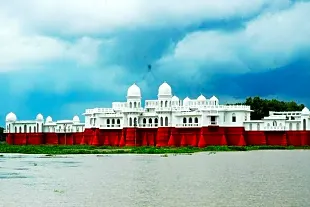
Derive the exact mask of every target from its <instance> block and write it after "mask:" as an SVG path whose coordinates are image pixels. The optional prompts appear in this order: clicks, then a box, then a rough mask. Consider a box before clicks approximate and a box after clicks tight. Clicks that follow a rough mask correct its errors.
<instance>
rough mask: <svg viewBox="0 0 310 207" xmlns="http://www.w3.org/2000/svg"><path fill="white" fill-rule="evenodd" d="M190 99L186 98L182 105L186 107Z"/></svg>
mask: <svg viewBox="0 0 310 207" xmlns="http://www.w3.org/2000/svg"><path fill="white" fill-rule="evenodd" d="M190 100H191V99H190V98H188V97H186V98H185V99H184V100H183V105H188V104H189V102H190Z"/></svg>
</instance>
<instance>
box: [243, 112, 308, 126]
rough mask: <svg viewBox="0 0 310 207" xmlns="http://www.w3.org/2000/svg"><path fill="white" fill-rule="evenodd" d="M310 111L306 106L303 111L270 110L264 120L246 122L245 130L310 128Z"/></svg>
mask: <svg viewBox="0 0 310 207" xmlns="http://www.w3.org/2000/svg"><path fill="white" fill-rule="evenodd" d="M309 121H310V111H309V109H308V108H307V107H305V108H304V109H303V110H302V111H287V112H275V111H270V112H269V116H268V117H264V118H263V119H262V120H249V121H246V122H244V127H245V130H248V131H251V130H258V131H260V130H262V131H291V130H295V131H296V130H297V131H299V130H309V129H310V122H309Z"/></svg>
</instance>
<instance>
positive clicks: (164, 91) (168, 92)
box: [158, 82, 172, 97]
mask: <svg viewBox="0 0 310 207" xmlns="http://www.w3.org/2000/svg"><path fill="white" fill-rule="evenodd" d="M160 96H172V89H171V87H170V86H169V84H168V83H166V82H164V83H163V84H161V85H160V86H159V88H158V97H160Z"/></svg>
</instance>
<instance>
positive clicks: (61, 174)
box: [0, 150, 310, 207]
mask: <svg viewBox="0 0 310 207" xmlns="http://www.w3.org/2000/svg"><path fill="white" fill-rule="evenodd" d="M0 206H1V207H2V206H3V207H10V206H14V207H16V206H17V207H28V206H29V207H44V206H51V207H55V206H56V207H68V206H70V207H71V206H72V207H79V206H81V207H101V206H107V207H114V206H119V207H133V206H134V207H142V206H147V207H150V206H154V207H155V206H156V207H159V206H160V207H161V206H162V207H183V206H184V207H196V206H199V207H212V206H216V207H222V206H223V207H226V206H227V207H228V206H236V207H243V206H244V207H255V206H263V207H265V206H266V207H278V206H281V207H286V206H289V207H303V206H305V207H309V206H310V151H302V150H300V151H299V150H298V151H253V152H221V153H216V154H209V153H197V154H193V155H176V156H173V155H169V156H168V157H161V156H160V155H108V156H105V155H101V156H97V155H68V156H56V157H45V156H41V155H16V154H15V155H13V154H4V156H3V157H0Z"/></svg>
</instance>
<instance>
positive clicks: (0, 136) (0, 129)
mask: <svg viewBox="0 0 310 207" xmlns="http://www.w3.org/2000/svg"><path fill="white" fill-rule="evenodd" d="M3 132H4V128H3V127H0V142H3V141H5V134H4V133H3Z"/></svg>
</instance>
